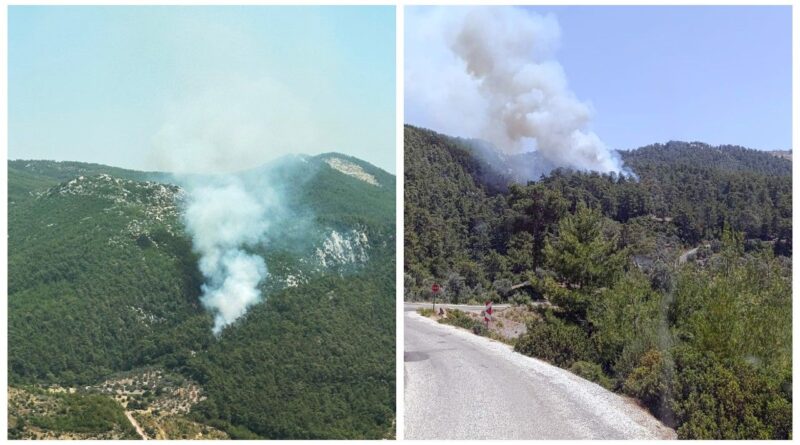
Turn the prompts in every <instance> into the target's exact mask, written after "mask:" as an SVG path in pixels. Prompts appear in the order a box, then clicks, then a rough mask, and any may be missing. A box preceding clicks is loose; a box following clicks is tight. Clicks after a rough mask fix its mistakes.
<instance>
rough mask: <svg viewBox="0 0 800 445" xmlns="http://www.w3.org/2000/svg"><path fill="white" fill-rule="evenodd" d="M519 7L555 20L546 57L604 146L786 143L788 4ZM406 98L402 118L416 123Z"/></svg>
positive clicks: (774, 146) (788, 140)
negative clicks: (585, 109)
mask: <svg viewBox="0 0 800 445" xmlns="http://www.w3.org/2000/svg"><path fill="white" fill-rule="evenodd" d="M526 9H529V10H531V11H534V12H536V13H539V14H553V15H554V16H555V18H556V19H557V21H558V24H559V27H560V30H561V39H560V45H559V47H558V50H557V52H556V53H555V55H556V59H557V60H558V61H559V62H560V64H561V65H562V66H563V68H564V71H565V73H566V77H567V79H568V81H569V86H570V88H571V90H572V91H573V92H574V93H575V95H576V96H577V98H578V99H580V100H581V101H584V102H588V103H589V104H590V105H591V107H592V109H593V118H592V122H591V124H590V129H591V130H593V131H594V132H595V133H596V134H597V135H598V136H599V137H600V138H601V139H602V140H603V141H604V142H605V143H606V145H608V146H609V147H611V148H617V149H630V148H636V147H639V146H642V145H647V144H650V143H654V142H666V141H668V140H688V141H695V140H698V141H704V142H708V143H711V144H724V143H729V144H737V145H743V146H747V147H751V148H757V149H789V148H791V142H792V140H791V137H792V119H791V104H792V90H791V70H792V62H791V61H792V49H791V8H790V7H788V6H786V7H676V6H669V7H655V6H651V7H627V6H620V7H584V6H580V7H569V6H563V7H547V6H531V7H527V8H526ZM406 24H407V25H409V20H408V18H407V19H406ZM411 26H413V23H412V24H411ZM407 32H413V30H407ZM406 48H407V50H408V45H406ZM408 100H409V99H408V97H407V98H406V101H407V103H406V116H405V119H406V122H409V123H416V124H419V125H423V126H425V124H426V122H419V119H421V118H420V116H417V115H414V112H413V110H414V107H413V106H409V103H408Z"/></svg>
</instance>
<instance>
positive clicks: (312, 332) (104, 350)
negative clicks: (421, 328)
mask: <svg viewBox="0 0 800 445" xmlns="http://www.w3.org/2000/svg"><path fill="white" fill-rule="evenodd" d="M327 156H333V157H336V158H340V159H343V160H347V161H348V162H350V163H353V164H356V163H357V164H358V165H359V166H361V169H362V170H364V171H368V172H370V173H371V174H372V175H373V176H374V177H375V178H377V179H378V181H379V183H378V185H373V184H370V183H367V182H365V181H363V180H360V179H357V178H354V177H353V176H351V175H348V174H344V173H342V172H340V171H337V170H335V169H333V168H332V167H331V166H330V165H329V164H328V163H326V162H325V159H324V157H322V156H320V157H309V158H304V159H295V160H291V159H289V160H281V161H278V162H276V163H273V165H268V166H265V167H264V168H263V171H262V173H263V174H266V173H268V172H269V173H272V170H274V169H275V168H276V166H278V165H280V168H281V169H282V171H283V174H285V175H286V177H287V178H290V179H291V178H293V179H294V181H289V182H286V183H285V184H286V187H287V190H286V191H287V193H286V197H287V198H286V199H287V201H289V203H288V204H289V207H290V208H291V209H292V210H293V211H295V212H297V215H301V216H302V220H303V224H295V225H293V224H290V223H288V222H287V223H286V224H283V225H280V226H278V227H276V228H275V230H274V231H273V233H271V234H270V236H271V239H272V241H270V242H269V245H268V247H257V248H256V249H255V251H256V252H257V253H260V254H262V255H263V256H265V258H266V260H267V263H268V264H269V268H270V277H269V279H268V280H266V281H267V282H265V283H263V286H262V292H263V294H264V296H265V298H266V299H265V302H264V303H262V304H260V305H257V306H255V307H254V308H253V309H251V311H250V312H249V313H248V314H247V315H246V316H245V317H243V318H242V319H241V320H239V321H237V323H235V324H234V325H232V326H230V327H228V328H227V329H226V330H225V331H224V332H223V335H222V336H220V337H219V338H215V337H214V336H213V335H212V334H211V326H212V317H211V316H210V315H209V314H208V312H207V311H206V310H205V309H204V308H203V307H202V306H201V305H200V303H199V299H198V298H199V295H200V285H201V284H202V283H203V278H202V275H201V274H200V273H199V271H198V270H197V257H196V255H195V254H194V253H193V252H192V246H191V239H190V238H189V237H188V236H187V235H186V233H185V230H184V228H183V226H182V223H181V220H180V206H181V199H182V191H181V189H180V188H179V187H177V186H175V185H170V184H166V183H160V182H146V180H147V179H151V180H162V181H167V182H170V183H178V182H179V181H176V180H174V178H171V177H170V176H169V175H164V174H157V173H145V172H134V171H129V170H122V169H117V168H113V167H106V166H101V165H95V164H82V163H56V162H51V161H9V191H10V193H9V204H8V205H9V207H8V208H9V357H8V360H9V382H10V385H11V386H12V387H26V388H28V387H31V388H51V387H53V385H57V387H63V388H77V389H78V390H79V391H78V393H77V394H78V395H81V394H86V395H90V394H96V393H98V392H102V389H101V388H103V385H102V382H103V381H106V380H107V379H122V380H120V381H124V378H122V377H115V376H118V375H119V373H120V372H133V373H136V372H139V373H141V372H144V371H140V370H143V369H151V368H153V367H155V369H162V370H164V372H168V373H177V374H178V375H182V376H184V377H185V378H188V379H190V381H191V382H195V383H194V384H197V387H198V388H199V389H198V390H197V391H200V392H201V394H202V395H203V397H205V400H201V398H197V397H194V398H191V399H192V400H191V401H190V402H187V406H189V405H190V406H191V408H187V411H185V412H184V411H181V410H179V412H170V413H165V412H162V413H159V414H157V415H153V414H152V413H151V414H147V415H150V416H155V417H153V419H154V422H155V424H160V425H161V426H162V427H163V426H164V425H167V424H168V423H169V424H170V425H173V426H174V425H175V424H176V422H178V423H177V424H179V425H183V426H181V428H183V429H184V430H185V428H188V427H187V426H186V425H190V424H191V423H192V422H200V423H201V424H205V425H209V426H210V427H216V428H219V429H222V430H223V431H226V432H227V433H228V434H229V435H230V436H231V437H263V438H286V439H290V438H383V437H387V436H391V435H393V422H394V406H395V401H394V384H395V382H394V375H395V371H394V369H395V368H394V357H395V352H394V332H395V326H394V267H393V265H394V221H395V217H394V187H395V185H394V178H393V177H392V176H391V175H388V174H387V173H385V172H382V171H380V170H379V169H376V168H375V167H372V166H370V165H369V164H366V163H363V162H361V161H358V160H353V159H350V158H347V157H345V156H344V155H336V154H331V155H327ZM337 165H338V164H337ZM346 165H349V164H346ZM258 170H259V169H256V170H255V171H253V172H250V173H248V174H257V173H258ZM272 180H274V178H273V179H272ZM290 184H294V185H290ZM289 189H291V190H289ZM334 233H339V234H340V235H337V236H340V237H341V238H342V239H344V240H345V241H348V240H350V238H356V237H357V238H358V239H359V240H361V241H362V242H361V243H360V244H356V243H350V244H347V243H346V244H345V247H344V248H353V249H356V248H357V249H361V250H363V252H362V251H359V255H360V256H359V258H368V259H367V260H366V261H365V262H352V261H351V262H346V261H343V260H338V258H339V257H343V258H350V256H347V255H341V252H335V251H334V252H328V251H327V250H326V249H329V247H326V246H327V244H325V243H324V241H325V240H326V239H327V238H328V237H330V236H333V234H334ZM348 237H350V238H348ZM364 240H367V241H364ZM336 255H339V256H338V257H337V256H336ZM328 256H330V257H331V258H328ZM353 257H355V256H353ZM320 258H322V259H320ZM323 260H327V261H325V262H324V263H323V262H322V261H323ZM337 261H338V262H337ZM145 380H147V379H145ZM31 385H33V386H31ZM122 385H123V388H125V385H128V384H125V383H122ZM148 385H151V386H150V390H149V391H145V393H137V392H135V391H133V392H131V391H132V390H129V389H125V390H123V394H125V397H124V399H125V400H124V401H120V403H123V404H127V406H129V407H132V408H130V409H133V410H134V412H135V413H144V411H136V410H137V409H145V407H147V406H156V405H158V404H159V403H161V402H160V400H161V399H163V398H165V397H167V395H170V394H173V393H174V394H175V398H176V399H180V397H184V396H182V394H185V392H183V393H182V392H180V391H178V392H175V391H176V388H175V387H174V385H173V386H169V385H167V384H162V383H158V384H154V383H153V381H152V379H150V381H149V383H148ZM153 385H155V386H153ZM148 394H149V395H148ZM277 395H280V397H278V396H277ZM184 398H185V397H184ZM48 403H49V402H48ZM153 404H156V405H153ZM156 411H158V410H156ZM162 411H163V410H162ZM15 412H16V414H15V413H12V414H11V416H12V418H14V419H15V424H18V425H29V426H30V428H32V429H31V430H30V431H28V430H21V429H17V430H15V432H14V434H15V435H16V436H15V437H26V436H25V434H29V435H32V436H35V435H37V434H38V435H41V434H44V433H46V434H44V435H45V436H47V434H50V433H52V432H50V433H47V432H44V433H43V432H42V431H39V429H41V428H42V427H41V425H63V423H58V422H55V423H52V422H51V423H47V422H39V423H38V424H36V425H40V426H38V427H37V426H35V425H34V424H31V423H30V422H27V423H26V420H30V419H29V418H28V417H29V414H26V413H25V412H24V411H15ZM136 415H137V416H139V415H140V414H136ZM141 415H144V414H141ZM14 416H16V417H14ZM176 416H177V418H178V420H179V421H176V420H175V419H176ZM107 417H108V418H115V417H113V416H107ZM180 419H185V420H180ZM159 422H160V423H159ZM187 422H188V423H187ZM127 426H129V425H127V424H126V425H121V426H120V428H123V427H127ZM37 428H38V429H37ZM65 428H66V427H65ZM162 429H163V428H162ZM190 429H191V431H195V430H196V431H204V429H203V428H199V429H198V428H195V427H191V428H190ZM34 430H35V431H34ZM26 431H27V433H26ZM34 433H36V434H34ZM59 434H62V435H64V434H65V435H69V434H72V433H71V432H70V431H69V429H68V428H67V429H64V430H63V431H61V432H60V433H59ZM159 434H160V433H159ZM43 437H44V436H43ZM47 437H50V436H47ZM174 437H192V436H186V435H185V431H183V432H180V431H177V430H176V434H175V436H174ZM198 437H199V436H198Z"/></svg>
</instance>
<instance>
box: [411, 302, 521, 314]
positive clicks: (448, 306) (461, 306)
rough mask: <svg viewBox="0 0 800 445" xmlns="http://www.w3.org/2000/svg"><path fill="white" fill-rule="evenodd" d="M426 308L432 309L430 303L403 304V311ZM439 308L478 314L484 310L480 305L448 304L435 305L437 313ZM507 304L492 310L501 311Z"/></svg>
mask: <svg viewBox="0 0 800 445" xmlns="http://www.w3.org/2000/svg"><path fill="white" fill-rule="evenodd" d="M422 307H427V308H433V304H432V303H405V305H404V307H403V309H404V310H405V311H416V310H417V309H419V308H422ZM440 307H444V308H446V309H459V310H462V311H464V312H480V311H482V310H484V309H486V306H484V305H482V304H480V305H478V304H450V303H436V310H437V311H438V310H439V308H440ZM508 307H509V305H508V304H493V305H492V309H494V310H501V309H506V308H508Z"/></svg>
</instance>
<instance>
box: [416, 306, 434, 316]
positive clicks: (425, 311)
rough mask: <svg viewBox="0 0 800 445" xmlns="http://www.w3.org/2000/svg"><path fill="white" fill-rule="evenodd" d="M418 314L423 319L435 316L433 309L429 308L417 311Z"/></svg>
mask: <svg viewBox="0 0 800 445" xmlns="http://www.w3.org/2000/svg"><path fill="white" fill-rule="evenodd" d="M417 313H418V314H420V315H422V316H423V317H430V316H432V315H433V309H432V308H429V307H421V308H419V309H417Z"/></svg>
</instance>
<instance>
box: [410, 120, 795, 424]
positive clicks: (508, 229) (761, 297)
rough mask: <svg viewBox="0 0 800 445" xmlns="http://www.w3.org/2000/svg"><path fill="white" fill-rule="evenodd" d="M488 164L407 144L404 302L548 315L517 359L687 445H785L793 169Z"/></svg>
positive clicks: (434, 144) (776, 164)
mask: <svg viewBox="0 0 800 445" xmlns="http://www.w3.org/2000/svg"><path fill="white" fill-rule="evenodd" d="M487 150H491V147H490V146H488V145H487V144H486V143H483V142H480V141H469V140H464V139H459V138H451V137H449V136H445V135H441V134H437V133H435V132H432V131H429V130H425V129H421V128H416V127H412V126H406V128H405V159H406V160H405V214H406V216H405V237H406V239H405V265H404V267H405V295H406V298H407V299H411V300H413V299H428V298H430V291H429V289H430V286H431V283H432V282H434V281H435V282H439V283H440V284H442V285H443V288H444V292H443V297H444V298H445V299H446V300H449V301H451V302H472V303H477V302H479V301H482V300H484V299H492V300H494V301H512V302H516V303H520V304H524V303H527V302H531V301H536V300H538V301H543V302H545V303H546V304H543V305H536V306H530V310H531V311H532V312H535V313H536V321H532V322H529V323H528V326H527V332H526V333H525V334H524V335H522V336H521V337H519V338H518V339H517V340H516V344H515V347H516V349H517V350H518V351H520V352H522V353H525V354H529V355H533V356H536V357H539V358H542V359H545V360H548V361H550V362H552V363H554V364H556V365H559V366H563V367H567V368H570V369H572V370H573V371H574V372H576V373H578V374H580V375H583V376H585V377H586V378H590V379H593V380H595V381H601V382H611V383H609V385H611V388H612V389H615V390H617V391H620V392H624V393H627V394H630V395H632V396H634V397H637V398H638V399H639V400H641V401H642V403H644V404H646V405H647V406H648V407H649V408H650V409H651V410H652V411H653V412H654V413H655V414H656V415H657V416H658V417H659V418H661V419H662V420H663V421H664V422H665V423H667V424H669V425H672V426H674V427H675V428H676V429H677V431H678V434H679V437H682V438H786V437H789V436H790V435H791V412H792V409H791V404H792V396H791V381H792V379H791V332H792V331H791V252H792V247H791V246H792V238H791V232H792V230H791V229H792V219H791V217H792V207H791V202H792V199H791V198H792V197H791V192H792V191H791V182H792V178H791V161H789V160H787V159H785V158H782V157H778V156H773V155H771V154H769V153H765V152H758V151H755V150H748V149H745V148H741V147H733V146H722V147H711V146H708V145H705V144H700V143H683V142H669V143H667V144H656V145H652V146H648V147H643V148H641V149H638V150H632V151H630V152H621V153H620V156H621V157H622V159H623V160H624V162H625V166H626V168H627V169H629V170H630V171H631V172H632V173H633V174H634V175H602V174H597V173H585V172H575V171H567V170H552V171H551V169H550V166H547V165H527V166H521V164H525V163H535V162H537V159H538V157H537V156H536V155H530V154H525V155H505V154H500V153H496V154H491V153H490V152H488V151H487ZM537 171H546V172H548V173H547V174H545V175H544V176H541V175H539V176H535V175H534V176H530V175H528V172H537ZM526 175H527V176H526ZM523 178H525V179H528V180H531V179H533V180H536V181H535V182H533V181H528V180H523Z"/></svg>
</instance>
